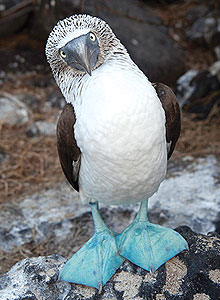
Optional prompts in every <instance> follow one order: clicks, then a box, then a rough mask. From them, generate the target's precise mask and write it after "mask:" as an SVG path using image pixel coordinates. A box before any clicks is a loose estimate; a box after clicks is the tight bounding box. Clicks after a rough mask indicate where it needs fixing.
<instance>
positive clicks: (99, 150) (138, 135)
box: [46, 15, 187, 289]
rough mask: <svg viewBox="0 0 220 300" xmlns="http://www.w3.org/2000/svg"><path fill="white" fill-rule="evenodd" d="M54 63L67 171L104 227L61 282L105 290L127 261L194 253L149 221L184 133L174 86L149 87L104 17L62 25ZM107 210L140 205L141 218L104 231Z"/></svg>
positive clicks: (146, 265)
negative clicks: (150, 203)
mask: <svg viewBox="0 0 220 300" xmlns="http://www.w3.org/2000/svg"><path fill="white" fill-rule="evenodd" d="M143 38H144V37H143ZM46 56H47V60H48V62H49V64H50V67H51V70H52V73H53V75H54V78H55V80H56V83H57V85H58V86H59V88H60V90H61V92H62V93H63V95H64V97H65V100H66V102H67V104H66V106H65V107H64V109H63V111H62V113H61V115H60V117H59V120H58V124H57V148H58V154H59V158H60V163H61V167H62V169H63V172H64V174H65V176H66V178H67V179H68V181H69V183H70V184H71V185H72V186H73V188H74V189H75V190H77V191H78V192H79V195H80V198H81V200H82V201H83V202H87V203H89V205H90V206H91V211H92V215H93V219H94V227H95V233H94V235H93V237H92V238H91V239H90V240H89V241H88V242H87V243H86V244H85V245H84V246H83V247H82V248H81V249H80V250H79V251H78V252H77V253H75V254H74V255H73V257H72V258H71V259H70V260H68V261H67V263H66V264H65V265H64V267H63V268H62V270H61V272H60V279H61V280H64V281H68V282H74V283H79V284H84V285H88V286H92V287H95V288H98V289H101V287H102V286H103V285H104V284H105V283H106V282H107V281H108V280H109V279H110V278H111V276H112V275H113V274H114V273H115V272H116V270H117V269H118V268H119V267H120V265H121V264H122V263H123V261H124V260H125V259H128V260H130V261H131V262H133V263H134V264H136V265H138V266H140V267H141V268H143V269H145V270H148V271H151V272H154V271H155V270H157V269H158V268H159V267H160V266H161V265H162V264H164V263H165V262H166V261H167V260H169V259H170V258H172V257H173V256H175V255H176V254H178V253H180V252H181V251H183V250H184V249H187V242H186V241H185V240H184V238H183V237H182V236H181V235H180V234H179V233H177V232H176V231H174V230H172V229H170V228H165V227H162V226H160V225H156V224H152V223H150V222H149V221H148V218H147V204H148V198H149V197H151V196H152V195H153V194H154V193H155V192H156V191H157V190H158V188H159V186H160V183H161V182H162V181H163V180H164V178H165V175H166V171H167V159H168V158H169V157H170V156H171V154H172V152H173V150H174V147H175V144H176V141H177V139H178V137H179V134H180V111H179V106H178V103H177V100H176V97H175V95H174V93H173V92H172V90H171V89H170V88H169V87H167V86H166V85H164V84H162V83H153V84H152V83H151V82H150V81H149V80H148V78H147V77H146V76H145V75H144V74H143V72H142V71H141V70H140V69H139V68H138V67H137V65H136V64H135V63H134V62H133V61H132V59H131V57H130V56H129V54H128V52H127V50H126V48H125V47H124V46H123V45H122V43H121V42H120V40H119V39H118V38H117V37H116V36H115V34H114V33H113V31H112V30H111V28H110V27H109V25H108V24H106V22H105V21H103V20H101V19H100V18H97V17H92V16H89V15H73V16H71V17H68V18H66V19H64V20H61V21H59V22H58V23H57V25H56V26H55V27H54V28H53V30H52V32H51V33H50V35H49V38H48V40H47V44H46ZM168 76H169V74H168ZM99 202H100V203H105V204H109V205H128V204H134V203H138V202H139V203H140V210H139V212H138V214H137V217H136V218H135V220H134V222H133V223H132V224H130V225H129V226H128V227H127V228H126V229H125V230H124V231H123V232H121V233H120V234H119V233H116V232H113V231H112V230H111V229H110V228H108V227H107V226H106V225H105V223H104V221H103V220H102V218H101V215H100V213H99V208H98V203H99Z"/></svg>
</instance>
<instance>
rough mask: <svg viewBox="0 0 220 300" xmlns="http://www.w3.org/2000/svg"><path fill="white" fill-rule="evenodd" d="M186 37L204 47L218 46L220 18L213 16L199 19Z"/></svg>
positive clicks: (187, 32)
mask: <svg viewBox="0 0 220 300" xmlns="http://www.w3.org/2000/svg"><path fill="white" fill-rule="evenodd" d="M186 36H187V37H188V38H189V39H190V40H192V41H194V42H196V43H198V44H200V45H203V46H204V45H208V46H211V47H214V46H217V45H218V44H219V41H220V18H215V17H214V16H211V15H210V16H205V17H202V18H199V19H198V20H196V21H195V22H194V23H193V25H192V27H191V28H190V29H189V30H188V31H186Z"/></svg>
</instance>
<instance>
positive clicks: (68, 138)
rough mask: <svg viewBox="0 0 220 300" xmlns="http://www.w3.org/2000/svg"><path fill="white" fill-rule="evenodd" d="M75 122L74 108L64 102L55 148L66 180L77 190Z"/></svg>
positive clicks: (77, 155) (77, 152) (77, 166)
mask: <svg viewBox="0 0 220 300" xmlns="http://www.w3.org/2000/svg"><path fill="white" fill-rule="evenodd" d="M75 122H76V118H75V113H74V108H73V106H72V105H71V104H66V105H65V107H64V108H63V111H62V113H61V115H60V117H59V119H58V123H57V150H58V154H59V159H60V164H61V167H62V169H63V172H64V174H65V176H66V178H67V180H68V181H69V183H70V184H71V185H72V187H73V188H74V189H75V190H77V191H79V184H78V175H79V168H80V157H81V152H80V149H79V147H78V146H77V143H76V140H75V136H74V124H75Z"/></svg>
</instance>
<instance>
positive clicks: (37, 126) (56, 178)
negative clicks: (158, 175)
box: [0, 0, 220, 299]
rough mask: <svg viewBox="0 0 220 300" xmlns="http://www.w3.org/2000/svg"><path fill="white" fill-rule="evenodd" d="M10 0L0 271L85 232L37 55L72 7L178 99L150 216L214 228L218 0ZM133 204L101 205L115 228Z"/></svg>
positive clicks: (53, 92)
mask: <svg viewBox="0 0 220 300" xmlns="http://www.w3.org/2000/svg"><path fill="white" fill-rule="evenodd" d="M11 2H13V1H11ZM15 2H16V1H15ZM17 2H19V1H17ZM20 2H23V3H24V2H25V5H27V6H24V8H22V9H21V8H18V9H17V10H14V14H12V15H10V14H9V13H8V10H7V9H8V7H5V8H4V7H3V6H1V8H0V10H1V11H0V22H1V24H3V25H4V26H5V27H4V26H3V25H1V29H2V28H4V30H3V29H2V30H0V35H1V38H0V54H1V55H0V206H1V212H0V223H1V228H0V252H1V255H0V273H1V274H4V273H5V272H6V271H8V270H9V269H10V267H11V266H12V265H13V264H14V263H16V262H17V261H19V260H20V259H22V258H25V257H32V256H38V255H49V254H53V253H58V254H61V255H63V256H65V257H68V256H69V255H71V254H72V252H73V251H76V250H77V249H78V248H79V247H80V246H81V245H82V244H83V242H85V241H86V240H87V239H88V238H89V236H91V234H92V230H93V229H92V221H91V216H90V214H89V210H88V208H87V207H83V206H82V205H81V204H80V203H78V198H77V195H76V194H75V193H74V192H72V191H71V189H70V188H69V187H68V185H67V184H65V183H64V181H65V179H64V176H63V174H62V171H61V168H60V166H59V161H58V157H57V152H56V138H55V126H56V121H57V117H58V115H59V113H60V110H61V109H62V107H63V105H64V99H63V97H62V95H61V94H60V92H59V90H58V88H57V87H56V84H55V82H54V80H53V78H52V75H51V73H50V70H49V67H48V65H47V63H46V60H45V56H44V45H45V41H46V36H47V34H48V32H49V31H50V28H51V26H53V25H54V24H55V19H57V18H60V17H62V16H66V15H71V14H73V13H79V12H82V11H83V12H87V13H90V14H93V15H98V16H100V17H102V18H103V19H105V20H106V21H107V22H108V23H109V24H110V25H111V26H112V28H113V30H114V31H115V33H116V34H117V36H118V37H119V38H120V39H121V41H123V43H124V45H125V46H126V47H127V48H128V50H129V53H130V54H131V56H132V58H133V59H134V61H135V62H136V63H137V64H138V65H139V66H140V68H141V69H142V70H143V71H144V72H145V74H146V75H147V76H148V77H149V78H150V79H151V80H152V81H161V82H164V83H167V84H169V85H170V86H172V87H173V89H174V90H175V92H176V94H177V97H178V100H179V103H180V105H181V107H182V133H181V136H180V139H179V142H178V144H177V147H176V150H175V152H174V155H173V156H172V158H171V161H170V164H169V171H168V177H167V180H166V181H165V182H164V183H163V184H162V185H161V189H160V191H159V192H158V194H157V195H155V196H154V199H152V201H151V202H150V203H151V207H150V218H151V220H152V221H153V222H155V223H160V224H164V225H167V226H171V227H173V228H175V227H177V226H180V225H188V226H190V228H191V229H193V230H194V231H196V232H198V233H204V234H206V233H208V232H209V231H218V232H220V225H219V224H220V221H219V220H220V217H219V211H220V209H219V208H220V202H219V184H220V181H219V174H220V167H219V165H220V164H219V159H220V156H219V154H220V153H219V149H220V138H219V129H220V118H219V105H220V93H219V90H220V48H219V45H220V31H219V24H220V19H219V3H218V1H214V0H213V1H199V0H194V1H187V0H183V1H144V0H142V1H132V0H129V1H120V2H119V1H116V0H114V1H92V0H87V1H72V2H71V1H66V2H65V1H64V0H63V1H56V2H55V3H56V5H55V6H52V7H50V8H49V7H48V2H47V1H42V2H41V3H42V7H41V8H40V9H39V8H37V9H36V8H35V7H34V6H33V5H32V1H20ZM62 2H65V5H61V6H60V4H61V3H62ZM168 2H169V3H168ZM6 3H7V5H9V4H10V1H8V2H7V1H6ZM119 3H120V4H119ZM9 8H10V7H9ZM70 11H71V13H70ZM7 13H8V15H7ZM16 13H18V14H17V15H16ZM8 16H9V17H10V18H8ZM21 16H22V19H21ZM22 22H23V23H22ZM12 24H13V26H12ZM15 31H17V32H16V33H15ZM174 187H175V188H174ZM169 190H172V191H173V193H169ZM164 195H166V199H164V197H163V196H164ZM176 199H178V201H177V200H176ZM153 200H154V201H153ZM72 201H73V202H72ZM72 203H73V204H72ZM177 203H178V205H177ZM186 206H188V207H189V208H188V209H187V211H186V210H184V208H185V207H186ZM60 207H63V210H62V213H61V212H60ZM39 208H41V209H39ZM135 211H136V208H135V209H133V208H123V209H116V208H113V209H112V208H103V212H102V213H103V215H104V218H105V220H106V222H107V223H108V225H110V226H113V227H114V226H115V227H117V229H118V230H120V229H122V228H124V226H126V225H127V224H128V223H129V222H130V221H131V219H132V218H133V217H134V214H135ZM49 212H50V214H49ZM119 220H120V221H119ZM77 224H78V225H77ZM88 224H89V228H90V229H89V230H88ZM64 233H65V234H64ZM69 233H71V239H70V238H69ZM63 234H64V235H63ZM158 299H159V298H158ZM161 299H162V298H161ZM167 299H169V298H167ZM195 299H196V298H195ZM198 299H199V298H198ZM201 299H203V298H201ZM204 299H206V298H204ZM207 299H208V298H207Z"/></svg>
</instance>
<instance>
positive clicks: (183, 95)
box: [176, 70, 199, 108]
mask: <svg viewBox="0 0 220 300" xmlns="http://www.w3.org/2000/svg"><path fill="white" fill-rule="evenodd" d="M198 73H199V71H198V70H188V71H187V72H186V73H184V74H183V75H182V76H180V78H178V80H177V82H176V96H177V99H178V102H179V105H180V107H181V108H182V107H183V106H184V105H185V104H187V103H188V102H189V99H190V98H191V96H192V95H193V93H194V91H195V89H196V86H195V85H194V84H192V80H193V78H195V76H196V75H197V74H198Z"/></svg>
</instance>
